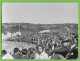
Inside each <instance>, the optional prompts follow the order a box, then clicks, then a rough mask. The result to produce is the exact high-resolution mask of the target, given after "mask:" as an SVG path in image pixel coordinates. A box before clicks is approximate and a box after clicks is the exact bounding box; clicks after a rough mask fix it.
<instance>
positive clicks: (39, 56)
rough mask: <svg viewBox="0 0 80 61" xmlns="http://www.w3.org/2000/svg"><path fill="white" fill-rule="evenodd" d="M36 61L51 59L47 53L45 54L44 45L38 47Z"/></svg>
mask: <svg viewBox="0 0 80 61" xmlns="http://www.w3.org/2000/svg"><path fill="white" fill-rule="evenodd" d="M35 59H49V57H48V55H47V53H45V52H44V47H43V46H42V45H38V46H37V53H36V54H35Z"/></svg>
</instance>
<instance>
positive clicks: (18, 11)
mask: <svg viewBox="0 0 80 61" xmlns="http://www.w3.org/2000/svg"><path fill="white" fill-rule="evenodd" d="M2 23H34V24H60V23H78V3H2Z"/></svg>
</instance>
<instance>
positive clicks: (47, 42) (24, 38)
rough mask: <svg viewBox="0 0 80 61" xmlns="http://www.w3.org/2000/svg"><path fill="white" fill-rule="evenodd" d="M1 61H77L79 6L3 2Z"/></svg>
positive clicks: (52, 3)
mask: <svg viewBox="0 0 80 61" xmlns="http://www.w3.org/2000/svg"><path fill="white" fill-rule="evenodd" d="M1 33H2V50H1V52H2V55H1V57H2V59H40V60H41V59H48V60H50V59H55V60H56V59H62V60H69V59H71V60H72V59H75V60H78V3H68V2H67V3H65V2H63V3H56V2H55V3H54V2H51V3H50V2H40V3H39V2H25V3H24V2H16V3H15V2H13V3H11V2H3V3H2V32H1Z"/></svg>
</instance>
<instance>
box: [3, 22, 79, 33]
mask: <svg viewBox="0 0 80 61" xmlns="http://www.w3.org/2000/svg"><path fill="white" fill-rule="evenodd" d="M64 27H67V28H69V29H72V30H77V31H78V24H74V23H65V24H32V23H2V32H5V31H6V32H7V31H9V32H17V31H19V30H20V31H21V32H25V31H26V32H32V33H33V32H40V31H42V30H61V29H63V28H64Z"/></svg>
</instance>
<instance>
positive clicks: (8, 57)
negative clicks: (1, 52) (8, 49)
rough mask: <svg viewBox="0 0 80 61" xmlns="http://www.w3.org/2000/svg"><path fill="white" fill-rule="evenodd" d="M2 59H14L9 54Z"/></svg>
mask: <svg viewBox="0 0 80 61" xmlns="http://www.w3.org/2000/svg"><path fill="white" fill-rule="evenodd" d="M2 59H14V58H13V57H12V56H11V55H10V54H9V53H7V54H6V55H5V56H3V57H2Z"/></svg>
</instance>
